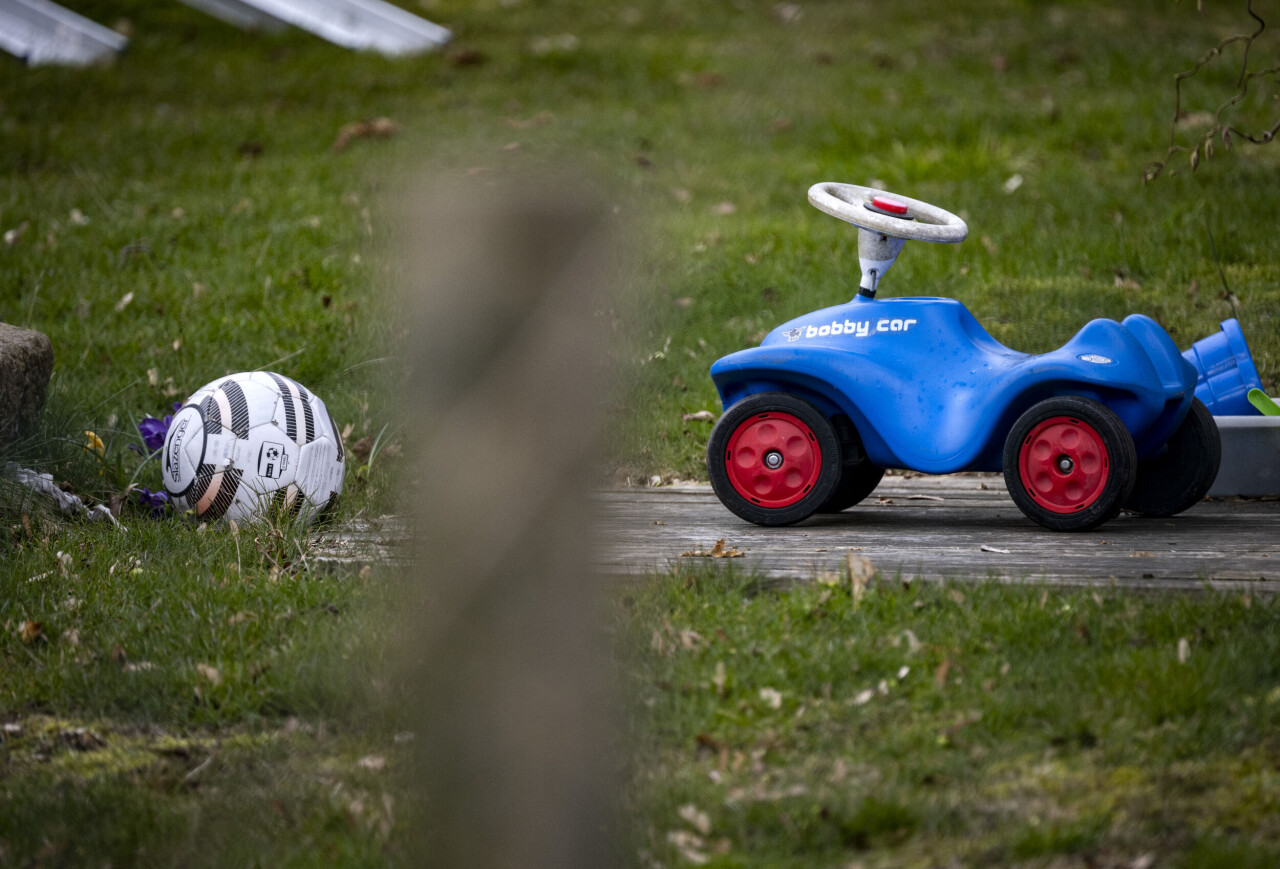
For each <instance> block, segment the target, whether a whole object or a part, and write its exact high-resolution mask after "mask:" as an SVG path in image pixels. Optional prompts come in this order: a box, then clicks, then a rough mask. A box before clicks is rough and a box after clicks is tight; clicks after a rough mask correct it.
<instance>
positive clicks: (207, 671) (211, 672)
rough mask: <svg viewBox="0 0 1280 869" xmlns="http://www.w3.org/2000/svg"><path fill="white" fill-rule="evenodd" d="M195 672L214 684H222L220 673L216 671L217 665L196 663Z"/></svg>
mask: <svg viewBox="0 0 1280 869" xmlns="http://www.w3.org/2000/svg"><path fill="white" fill-rule="evenodd" d="M196 673H198V674H199V675H200V676H201V677H203V678H205V679H208V680H209V681H210V682H211V683H212V684H214V685H221V684H222V674H221V673H219V672H218V668H217V667H210V666H209V665H208V664H196Z"/></svg>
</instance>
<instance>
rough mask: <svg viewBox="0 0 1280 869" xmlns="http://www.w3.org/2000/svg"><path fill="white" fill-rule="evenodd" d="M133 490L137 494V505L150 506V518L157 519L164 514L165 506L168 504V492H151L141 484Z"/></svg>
mask: <svg viewBox="0 0 1280 869" xmlns="http://www.w3.org/2000/svg"><path fill="white" fill-rule="evenodd" d="M133 491H134V492H135V493H137V495H138V503H139V505H141V506H143V507H147V508H150V510H151V518H152V519H159V518H160V517H161V516H163V515H164V509H165V507H167V506H169V493H168V492H153V491H151V490H150V489H144V488H143V487H141V486H138V487H137V488H136V489H134V490H133Z"/></svg>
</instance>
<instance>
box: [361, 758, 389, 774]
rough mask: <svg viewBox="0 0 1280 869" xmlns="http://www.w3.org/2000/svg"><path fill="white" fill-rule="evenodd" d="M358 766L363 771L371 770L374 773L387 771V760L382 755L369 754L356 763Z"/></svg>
mask: <svg viewBox="0 0 1280 869" xmlns="http://www.w3.org/2000/svg"><path fill="white" fill-rule="evenodd" d="M356 766H358V767H360V768H361V769H369V770H373V771H374V772H378V771H379V770H382V769H386V766H387V759H386V758H385V757H383V756H382V755H380V754H367V755H365V756H364V757H362V758H360V759H359V760H358V761H356Z"/></svg>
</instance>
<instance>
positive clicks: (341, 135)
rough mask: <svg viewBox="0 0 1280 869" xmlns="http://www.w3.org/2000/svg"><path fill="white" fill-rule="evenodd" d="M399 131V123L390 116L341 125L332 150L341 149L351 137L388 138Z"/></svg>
mask: <svg viewBox="0 0 1280 869" xmlns="http://www.w3.org/2000/svg"><path fill="white" fill-rule="evenodd" d="M398 132H400V125H399V124H397V123H396V122H395V121H393V120H391V119H390V118H374V119H373V120H370V121H356V122H354V123H351V124H345V125H343V127H342V129H340V130H339V131H338V138H336V139H334V140H333V150H335V151H342V150H344V149H345V148H346V147H347V145H348V144H349V143H350V142H351V140H352V139H374V138H376V139H389V138H391V137H392V136H394V135H395V134H396V133H398Z"/></svg>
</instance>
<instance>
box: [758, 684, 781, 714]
mask: <svg viewBox="0 0 1280 869" xmlns="http://www.w3.org/2000/svg"><path fill="white" fill-rule="evenodd" d="M760 699H761V700H762V701H764V705H766V706H768V707H769V708H770V709H781V708H782V692H781V691H779V690H778V689H776V688H761V689H760Z"/></svg>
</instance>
